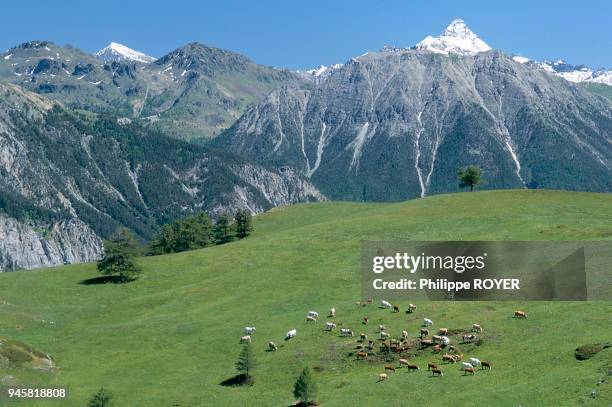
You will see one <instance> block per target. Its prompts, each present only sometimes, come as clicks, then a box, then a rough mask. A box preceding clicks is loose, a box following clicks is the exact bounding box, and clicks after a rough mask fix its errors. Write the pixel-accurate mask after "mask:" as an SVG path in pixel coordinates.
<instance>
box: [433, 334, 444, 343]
mask: <svg viewBox="0 0 612 407" xmlns="http://www.w3.org/2000/svg"><path fill="white" fill-rule="evenodd" d="M431 341H432V342H433V343H436V342H442V337H441V336H439V335H434V336H432V337H431Z"/></svg>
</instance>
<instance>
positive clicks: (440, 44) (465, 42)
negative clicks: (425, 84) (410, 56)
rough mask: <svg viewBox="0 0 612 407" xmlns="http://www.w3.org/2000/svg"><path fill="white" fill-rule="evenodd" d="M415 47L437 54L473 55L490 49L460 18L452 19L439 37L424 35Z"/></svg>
mask: <svg viewBox="0 0 612 407" xmlns="http://www.w3.org/2000/svg"><path fill="white" fill-rule="evenodd" d="M415 48H416V49H421V50H425V51H430V52H435V53H438V54H449V53H453V54H460V55H474V54H478V53H479V52H486V51H489V50H490V49H491V47H490V46H489V45H488V44H487V43H486V42H484V41H483V40H481V39H480V38H478V36H477V35H476V34H474V32H473V31H472V30H470V28H469V27H468V26H467V25H466V24H465V22H464V21H463V20H461V19H456V20H453V21H452V22H451V23H450V24H449V25H448V27H446V29H445V30H444V32H443V33H442V35H440V36H439V37H432V36H427V37H425V39H424V40H423V41H421V42H419V43H418V44H416V46H415Z"/></svg>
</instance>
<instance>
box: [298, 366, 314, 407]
mask: <svg viewBox="0 0 612 407" xmlns="http://www.w3.org/2000/svg"><path fill="white" fill-rule="evenodd" d="M293 396H294V397H295V398H296V399H298V400H299V401H300V404H299V405H301V406H316V405H317V402H316V397H317V384H316V383H315V381H314V378H313V377H312V373H311V372H310V369H309V368H308V367H305V368H304V370H302V373H301V374H300V376H299V377H298V378H297V380H296V381H295V384H294V385H293Z"/></svg>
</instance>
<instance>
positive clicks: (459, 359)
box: [453, 353, 463, 362]
mask: <svg viewBox="0 0 612 407" xmlns="http://www.w3.org/2000/svg"><path fill="white" fill-rule="evenodd" d="M453 358H454V359H455V362H459V361H461V360H463V353H461V354H459V355H455V356H453Z"/></svg>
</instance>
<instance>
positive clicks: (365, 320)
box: [363, 317, 368, 325]
mask: <svg viewBox="0 0 612 407" xmlns="http://www.w3.org/2000/svg"><path fill="white" fill-rule="evenodd" d="M363 324H364V325H367V324H368V317H363Z"/></svg>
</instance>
